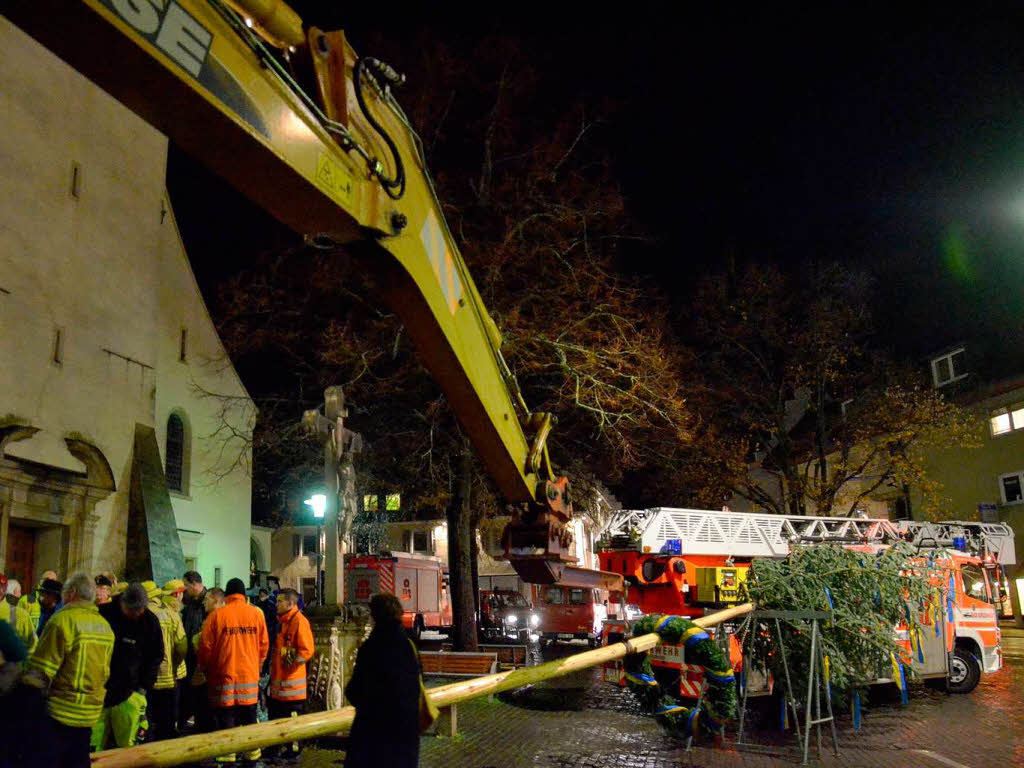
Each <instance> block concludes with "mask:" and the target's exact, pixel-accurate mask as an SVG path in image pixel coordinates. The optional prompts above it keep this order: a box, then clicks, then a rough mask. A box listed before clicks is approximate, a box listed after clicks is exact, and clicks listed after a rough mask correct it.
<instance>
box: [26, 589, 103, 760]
mask: <svg viewBox="0 0 1024 768" xmlns="http://www.w3.org/2000/svg"><path fill="white" fill-rule="evenodd" d="M61 597H62V598H63V600H64V607H63V608H62V609H61V610H59V611H57V612H56V613H55V614H54V615H53V617H52V618H51V619H50V620H49V621H48V622H47V623H46V627H45V628H44V630H43V634H42V636H41V637H40V638H39V644H38V645H37V646H36V650H35V652H34V653H33V654H32V657H31V658H30V659H29V661H28V665H29V669H30V673H35V674H41V675H42V676H44V677H45V678H46V679H47V680H48V682H49V695H48V697H47V700H46V708H47V711H48V713H49V715H50V725H51V729H50V730H51V733H50V739H49V748H50V750H51V752H50V754H49V755H47V756H46V757H47V759H45V760H42V761H40V762H39V764H40V765H52V766H56V767H57V768H62V767H63V766H75V767H76V768H77V767H78V766H82V765H88V764H89V736H90V734H91V733H92V727H93V725H95V724H96V721H97V720H99V717H100V713H101V712H102V711H103V698H104V696H105V695H106V683H107V677H108V676H109V675H110V656H111V654H112V653H113V651H114V632H113V630H111V628H110V625H109V624H108V623H107V622H106V620H105V619H104V618H103V617H102V616H100V612H99V609H98V608H97V607H96V604H95V603H94V602H93V600H95V599H96V585H95V584H94V583H93V580H92V577H91V576H89V575H88V574H86V573H75V574H73V575H72V576H71V577H69V578H68V580H67V583H65V584H64V586H63V590H62V594H61Z"/></svg>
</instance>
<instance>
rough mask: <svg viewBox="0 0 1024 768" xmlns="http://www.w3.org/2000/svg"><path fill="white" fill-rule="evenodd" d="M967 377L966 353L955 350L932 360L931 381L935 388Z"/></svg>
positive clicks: (961, 350)
mask: <svg viewBox="0 0 1024 768" xmlns="http://www.w3.org/2000/svg"><path fill="white" fill-rule="evenodd" d="M965 376H967V353H966V352H965V351H964V350H963V349H962V348H961V349H955V350H953V351H952V352H949V353H948V354H945V355H943V356H942V357H936V358H933V359H932V379H933V380H934V381H935V386H936V387H943V386H945V385H946V384H950V383H952V382H954V381H958V380H960V379H962V378H964V377H965Z"/></svg>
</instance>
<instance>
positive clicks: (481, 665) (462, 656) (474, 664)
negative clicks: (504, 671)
mask: <svg viewBox="0 0 1024 768" xmlns="http://www.w3.org/2000/svg"><path fill="white" fill-rule="evenodd" d="M420 663H421V664H422V665H423V674H424V675H446V676H449V677H483V676H484V675H493V674H494V673H495V671H497V669H498V654H496V653H487V652H482V651H421V652H420Z"/></svg>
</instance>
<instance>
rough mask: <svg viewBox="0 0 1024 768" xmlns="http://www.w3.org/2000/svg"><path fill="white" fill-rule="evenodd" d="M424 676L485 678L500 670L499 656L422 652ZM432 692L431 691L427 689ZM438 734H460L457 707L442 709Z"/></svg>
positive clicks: (453, 652)
mask: <svg viewBox="0 0 1024 768" xmlns="http://www.w3.org/2000/svg"><path fill="white" fill-rule="evenodd" d="M420 664H421V665H422V667H423V675H424V676H425V677H426V676H429V675H444V676H449V677H483V676H484V675H492V674H494V673H495V672H496V671H497V669H498V655H497V654H496V653H485V652H478V651H420ZM427 692H428V693H429V692H430V689H429V688H428V689H427ZM436 727H437V733H438V734H442V733H447V735H449V736H451V737H453V738H454V737H455V735H456V734H457V733H458V732H459V725H458V710H457V708H456V705H454V704H452V705H451V706H448V707H442V708H441V716H440V717H439V718H438V721H437V725H436Z"/></svg>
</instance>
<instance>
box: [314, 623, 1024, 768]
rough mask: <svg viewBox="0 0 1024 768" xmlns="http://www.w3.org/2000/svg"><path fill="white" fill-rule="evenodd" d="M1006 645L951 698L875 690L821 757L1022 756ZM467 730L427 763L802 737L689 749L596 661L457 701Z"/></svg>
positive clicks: (751, 758) (986, 762)
mask: <svg viewBox="0 0 1024 768" xmlns="http://www.w3.org/2000/svg"><path fill="white" fill-rule="evenodd" d="M566 650H568V649H566ZM573 650H583V648H582V647H580V648H579V649H573ZM1003 650H1004V654H1005V657H1006V666H1005V667H1004V668H1003V670H1002V671H1001V672H999V673H998V674H995V675H990V676H986V677H985V678H983V679H982V682H981V684H980V685H979V686H978V688H977V689H976V690H975V691H974V692H973V693H971V694H968V695H964V696H951V695H947V694H945V693H942V692H939V691H936V690H932V689H930V688H926V687H923V686H915V687H914V689H913V690H912V691H911V699H910V704H909V706H907V707H902V706H900V705H899V701H898V699H896V700H893V698H894V697H887V696H885V695H877V696H873V699H872V703H871V704H870V705H869V706H866V707H865V709H864V716H863V722H862V726H861V729H860V731H859V732H855V731H854V730H853V726H852V723H851V722H850V718H849V716H847V715H840V716H839V717H838V730H839V744H840V755H839V757H838V758H835V757H833V756H832V755H831V754H830V753H829V752H827V750H824V751H823V753H822V757H821V759H820V761H819V762H818V764H820V765H823V766H850V767H851V768H852V767H853V766H859V767H863V768H875V767H877V768H889V767H890V766H921V767H922V768H942V766H945V767H946V768H964V767H965V766H966V767H967V768H987V766H1017V765H1024V708H1022V706H1021V704H1022V699H1024V697H1022V690H1024V638H1022V637H1004V645H1003ZM459 729H460V735H459V737H457V738H456V739H450V738H444V737H436V736H425V737H424V738H423V740H422V741H421V752H420V765H421V766H422V768H534V767H535V766H536V767H538V768H570V767H572V768H668V767H669V766H686V765H693V766H713V767H716V768H717V767H718V766H721V767H723V768H726V767H728V768H731V767H732V766H744V767H749V768H760V767H761V766H765V767H767V766H793V765H799V763H800V758H799V755H798V754H797V751H796V740H795V738H794V737H792V736H780V735H779V734H778V733H777V732H774V731H768V730H764V731H759V732H758V733H757V734H756V738H757V739H758V741H764V742H768V741H775V742H776V747H775V748H774V750H773V753H772V754H760V753H757V754H755V753H752V752H747V751H744V752H739V751H737V750H736V749H735V748H732V747H729V746H726V747H725V748H724V749H711V748H707V747H703V746H702V747H697V748H695V749H694V750H693V751H692V752H691V753H690V754H689V755H687V754H686V751H685V749H684V748H683V745H681V744H679V743H677V742H674V741H673V740H671V739H669V738H667V737H666V736H665V734H664V732H663V731H662V729H661V728H660V727H659V726H658V725H657V723H655V722H654V721H653V720H652V719H650V718H647V717H644V716H643V715H641V714H639V713H638V712H637V709H636V706H635V704H634V703H633V701H632V699H631V697H630V694H629V693H628V692H627V691H625V690H622V689H618V688H616V687H614V686H612V685H610V684H608V683H601V682H600V680H599V676H598V673H597V672H596V671H593V670H587V671H585V672H582V673H579V674H577V675H575V676H573V677H572V678H564V679H560V680H555V681H551V682H550V684H545V685H538V686H534V687H533V688H532V689H530V690H520V691H515V692H512V693H511V694H507V695H503V696H502V697H500V698H495V699H494V700H493V701H488V700H487V699H486V698H485V699H477V700H475V701H473V702H469V703H467V704H463V705H460V706H459ZM825 735H827V734H826V733H825V732H823V736H825ZM730 738H733V739H734V738H735V734H730ZM824 743H825V744H826V745H827V743H828V740H827V739H824ZM812 744H813V741H812ZM787 745H789V750H788V751H787V750H786V746H787ZM813 754H814V750H813V748H812V756H813ZM812 764H814V761H813V760H812ZM341 765H342V760H341V753H339V752H335V751H331V750H323V749H309V750H307V751H306V756H305V757H304V759H303V766H304V767H305V768H327V766H333V767H337V766H341ZM382 768H383V767H382Z"/></svg>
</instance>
